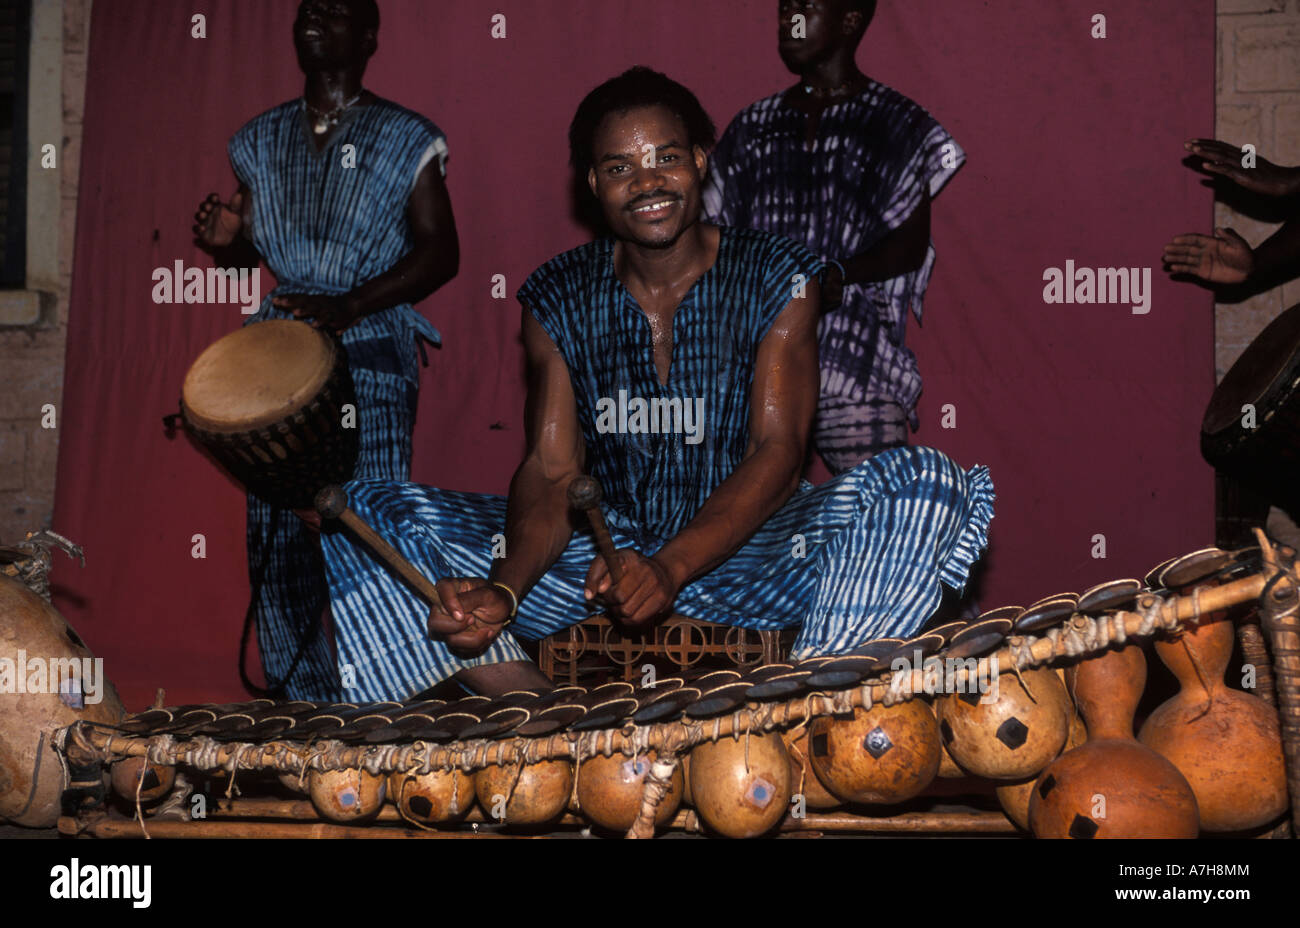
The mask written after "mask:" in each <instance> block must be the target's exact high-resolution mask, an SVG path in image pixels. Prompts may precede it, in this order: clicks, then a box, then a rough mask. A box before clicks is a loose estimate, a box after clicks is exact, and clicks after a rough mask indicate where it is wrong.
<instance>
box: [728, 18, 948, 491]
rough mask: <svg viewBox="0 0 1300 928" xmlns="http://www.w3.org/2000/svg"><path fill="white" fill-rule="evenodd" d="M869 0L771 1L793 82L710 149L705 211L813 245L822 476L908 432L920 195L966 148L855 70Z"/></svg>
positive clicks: (926, 239)
mask: <svg viewBox="0 0 1300 928" xmlns="http://www.w3.org/2000/svg"><path fill="white" fill-rule="evenodd" d="M875 11H876V0H782V2H781V3H780V5H779V14H778V15H779V20H780V42H779V45H778V50H779V52H780V55H781V60H782V62H784V63H785V66H786V67H787V68H788V69H789V70H790V71H791V72H792V73H794V74H795V75H797V76H798V77H799V82H798V83H797V84H795V85H794V86H793V87H790V88H789V89H787V90H785V91H782V92H781V93H778V94H775V95H773V96H770V97H767V98H765V99H763V100H759V101H758V102H757V103H754V104H752V105H750V106H747V107H746V108H745V109H743V110H741V111H740V113H738V114H737V115H736V118H735V119H733V120H732V121H731V125H730V126H728V127H727V131H726V132H725V133H723V136H722V139H721V140H720V141H719V142H718V146H717V148H715V149H714V151H713V154H712V156H711V157H710V168H709V184H708V187H707V188H706V190H705V195H704V208H705V211H706V213H707V214H708V216H709V218H710V219H711V220H712V221H713V222H717V223H720V224H722V225H736V226H745V227H748V228H753V229H762V230H764V231H766V232H774V233H776V234H778V235H784V236H786V237H787V238H792V239H794V240H795V241H797V242H799V243H800V244H802V245H805V246H807V247H808V248H809V249H811V250H812V251H813V252H814V253H816V254H819V255H821V256H822V258H823V260H825V261H826V262H827V264H828V265H829V268H828V270H827V273H826V280H825V282H824V284H823V288H822V307H823V309H824V310H826V313H825V315H823V316H822V318H821V322H820V325H819V327H818V340H819V342H820V356H821V361H820V363H821V394H820V397H819V400H818V404H817V420H816V428H815V430H814V434H813V437H814V441H815V444H816V446H817V450H818V452H820V454H821V456H822V460H823V461H825V462H826V466H827V468H829V469H830V471H831V473H832V474H843V473H845V472H847V471H849V470H850V469H852V468H853V467H854V466H855V465H857V464H860V463H862V462H863V461H865V460H867V459H869V458H871V457H872V456H874V455H877V454H879V453H881V452H882V451H887V450H889V449H890V448H898V447H902V446H904V445H906V444H907V438H908V425H909V424H910V425H911V427H912V429H913V430H915V429H916V428H917V426H918V424H919V422H918V420H917V417H916V402H917V399H918V398H919V397H920V395H921V375H920V372H919V371H918V369H917V364H916V357H915V355H913V354H912V352H911V351H910V350H909V349H908V348H907V347H906V345H905V344H904V336H905V335H906V333H907V315H908V312H909V311H910V312H912V313H913V314H915V316H916V319H917V321H918V322H920V320H921V300H922V298H923V297H924V295H925V290H926V287H927V285H928V283H929V280H930V272H931V269H932V268H933V267H934V248H933V247H932V246H931V244H930V200H931V198H932V197H934V196H935V195H937V194H938V192H939V191H940V190H941V189H942V188H943V186H944V185H945V184H946V183H947V182H948V180H949V178H951V177H952V176H953V175H954V174H955V173H957V170H958V168H960V167H961V165H962V164H963V163H964V162H965V160H966V156H965V154H964V153H963V152H962V150H961V148H960V147H959V146H958V145H957V143H956V142H954V141H953V139H952V136H950V135H949V134H948V133H947V131H946V130H945V129H944V128H943V126H941V125H939V123H938V122H936V121H935V120H934V118H933V117H932V116H931V115H930V114H929V113H927V112H926V111H925V110H924V109H922V108H921V107H920V106H918V105H917V104H916V103H914V102H913V101H912V100H909V99H908V98H907V97H905V96H903V95H902V94H901V93H898V92H897V91H896V90H892V89H890V88H889V87H886V86H884V85H883V84H880V83H878V82H876V81H874V80H872V79H871V78H869V77H867V76H866V75H864V74H863V73H862V72H861V71H860V70H858V67H857V64H856V62H855V56H856V55H857V50H858V46H859V45H860V44H861V42H862V37H863V36H864V35H865V34H866V31H867V27H868V25H870V23H871V19H872V17H873V16H874V15H875Z"/></svg>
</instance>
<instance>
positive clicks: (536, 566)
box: [491, 307, 584, 597]
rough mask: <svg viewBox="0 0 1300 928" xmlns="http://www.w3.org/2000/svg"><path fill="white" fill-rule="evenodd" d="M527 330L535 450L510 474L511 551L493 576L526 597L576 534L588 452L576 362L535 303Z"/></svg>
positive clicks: (530, 444) (530, 447)
mask: <svg viewBox="0 0 1300 928" xmlns="http://www.w3.org/2000/svg"><path fill="white" fill-rule="evenodd" d="M523 335H524V348H525V351H526V352H527V356H528V402H527V405H526V408H525V411H524V419H525V429H526V432H527V450H526V452H525V454H524V460H523V463H522V464H520V465H519V469H518V470H516V471H515V475H514V478H513V479H512V480H511V481H510V497H509V502H508V503H507V508H506V532H505V535H506V557H505V558H502V559H500V560H498V561H496V562H495V563H494V564H493V567H492V577H491V578H492V579H493V580H499V581H500V582H502V583H504V584H506V585H507V586H509V587H510V588H511V589H513V590H514V591H515V592H516V593H518V594H519V596H521V597H522V596H523V595H524V593H526V592H527V591H528V590H529V589H531V588H532V586H533V584H535V583H536V582H537V581H538V580H539V579H540V578H541V577H542V575H543V574H544V573H546V571H547V570H549V569H550V567H551V565H552V564H554V563H555V561H556V559H558V558H559V556H560V554H561V553H563V551H564V549H565V547H566V546H567V545H568V543H569V539H570V538H571V537H572V535H573V531H574V524H573V522H572V521H571V517H570V512H569V503H568V489H569V483H570V481H572V480H573V478H574V477H577V476H579V475H581V474H582V466H583V456H584V446H583V441H582V430H581V429H580V428H579V426H578V404H577V402H576V400H575V399H574V397H573V382H572V380H571V379H570V376H569V368H568V365H567V364H565V363H564V357H563V356H562V355H561V354H560V350H559V349H558V348H557V347H556V346H555V342H553V341H552V340H551V337H550V336H549V335H547V334H546V330H545V329H543V328H542V326H541V324H540V323H539V322H538V321H537V320H536V318H534V317H533V314H532V312H531V310H529V309H528V308H527V307H524V313H523Z"/></svg>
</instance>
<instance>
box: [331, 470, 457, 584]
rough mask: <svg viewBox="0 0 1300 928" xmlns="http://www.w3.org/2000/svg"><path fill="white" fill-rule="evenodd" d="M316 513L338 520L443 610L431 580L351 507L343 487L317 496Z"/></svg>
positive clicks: (333, 487)
mask: <svg viewBox="0 0 1300 928" xmlns="http://www.w3.org/2000/svg"><path fill="white" fill-rule="evenodd" d="M316 511H317V512H319V513H320V514H321V517H322V518H325V519H338V520H339V521H340V522H342V523H343V524H344V525H346V526H347V527H348V528H349V529H351V530H352V532H353V534H355V535H356V536H357V537H358V538H360V539H361V540H362V541H364V542H365V543H366V545H367V547H369V548H370V550H371V551H373V552H375V554H377V555H379V557H380V558H381V559H383V561H384V563H385V564H387V565H388V566H389V567H390V568H392V569H393V571H394V572H395V573H396V574H397V575H398V576H399V577H401V578H402V579H403V580H405V581H406V582H407V583H409V584H410V585H411V586H413V587H414V588H415V591H416V592H417V593H419V594H420V595H421V596H423V597H424V598H425V599H426V600H428V602H429V605H431V606H433V608H435V609H442V599H441V598H439V596H438V590H437V588H436V587H434V585H433V583H431V582H430V581H429V578H428V577H426V576H425V575H424V574H422V573H420V571H419V570H417V569H416V567H415V565H414V564H412V563H411V562H410V561H408V560H407V559H406V558H404V557H402V555H401V554H399V553H398V552H397V549H396V548H394V547H393V546H392V545H390V544H389V543H388V542H386V541H384V539H383V538H381V537H380V536H379V533H378V532H376V531H375V530H374V529H373V528H371V527H370V526H369V525H367V524H366V523H365V521H364V520H363V519H362V518H361V517H360V516H359V515H357V514H356V513H355V512H353V511H352V510H351V509H350V508H349V507H348V494H347V491H346V490H344V489H343V488H342V487H337V486H330V487H326V488H325V489H323V490H321V491H320V492H319V493H317V494H316Z"/></svg>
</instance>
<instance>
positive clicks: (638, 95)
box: [569, 66, 718, 185]
mask: <svg viewBox="0 0 1300 928" xmlns="http://www.w3.org/2000/svg"><path fill="white" fill-rule="evenodd" d="M643 106H662V107H665V108H666V109H668V110H669V111H670V112H672V113H673V114H674V115H675V116H677V118H678V119H680V120H681V121H682V122H683V123H684V124H685V126H686V136H687V144H689V145H690V146H692V147H694V146H696V145H698V146H700V147H701V148H703V149H704V150H705V151H708V150H710V149H712V148H713V146H714V143H716V142H717V140H718V130H717V128H716V127H715V126H714V125H713V120H712V119H710V118H709V114H708V113H707V112H706V111H705V109H704V107H703V106H701V105H700V101H699V99H698V98H696V96H695V94H693V93H691V92H690V91H689V90H688V89H686V88H685V87H683V86H682V85H681V84H679V83H677V81H675V80H673V79H672V78H670V77H668V76H667V75H665V74H661V73H659V72H658V71H655V70H652V69H650V68H647V67H643V66H637V67H635V68H630V69H628V70H627V71H624V72H623V73H622V74H620V75H619V76H618V77H615V78H611V79H610V80H607V81H605V83H603V84H601V85H600V86H599V87H597V88H596V89H595V90H593V91H592V92H591V93H589V94H587V96H586V97H585V98H583V101H582V102H581V103H579V104H578V111H577V112H576V113H575V114H574V116H573V122H572V123H570V124H569V162H570V163H571V164H572V165H573V171H574V174H575V176H576V177H577V178H580V179H582V180H583V183H584V185H585V179H586V177H587V172H588V171H590V170H591V168H592V166H593V160H592V146H593V145H594V144H595V142H596V130H597V129H598V128H600V124H601V123H602V122H603V121H604V120H605V117H606V116H608V115H610V114H611V113H625V112H627V111H628V110H634V109H639V108H641V107H643Z"/></svg>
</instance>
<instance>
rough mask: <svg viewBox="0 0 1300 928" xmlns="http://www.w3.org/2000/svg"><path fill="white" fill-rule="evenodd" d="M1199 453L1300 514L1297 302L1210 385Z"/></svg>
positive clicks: (1299, 307)
mask: <svg viewBox="0 0 1300 928" xmlns="http://www.w3.org/2000/svg"><path fill="white" fill-rule="evenodd" d="M1201 453H1202V454H1203V455H1204V456H1205V460H1207V461H1209V462H1210V464H1212V465H1214V467H1215V469H1216V470H1219V471H1222V472H1223V473H1225V474H1229V475H1231V476H1233V477H1235V478H1237V479H1239V480H1243V481H1249V482H1250V484H1251V485H1252V486H1253V487H1255V488H1256V489H1257V490H1259V491H1260V492H1261V493H1262V495H1264V496H1265V497H1266V498H1267V499H1268V501H1269V502H1271V503H1275V504H1277V505H1279V506H1282V507H1283V508H1285V509H1288V510H1291V511H1294V512H1300V494H1298V493H1297V492H1296V488H1295V474H1296V472H1297V468H1300V305H1297V306H1292V307H1291V308H1290V309H1288V310H1286V311H1285V312H1284V313H1282V314H1281V315H1280V316H1278V317H1277V318H1276V319H1274V320H1273V321H1272V322H1270V323H1269V324H1268V326H1266V327H1265V329H1264V331H1262V332H1260V333H1259V335H1258V336H1256V338H1255V340H1254V341H1253V342H1251V343H1250V345H1249V347H1247V348H1246V350H1245V351H1244V352H1242V354H1241V357H1240V358H1238V359H1237V361H1236V363H1235V364H1233V365H1232V367H1231V368H1229V370H1228V373H1227V374H1225V375H1224V377H1223V380H1222V381H1221V382H1220V383H1219V385H1218V387H1216V388H1215V390H1214V395H1213V396H1212V397H1211V398H1210V403H1209V405H1208V406H1207V407H1206V409H1205V417H1204V418H1203V419H1202V421H1201Z"/></svg>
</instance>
